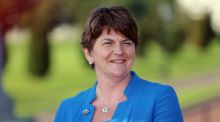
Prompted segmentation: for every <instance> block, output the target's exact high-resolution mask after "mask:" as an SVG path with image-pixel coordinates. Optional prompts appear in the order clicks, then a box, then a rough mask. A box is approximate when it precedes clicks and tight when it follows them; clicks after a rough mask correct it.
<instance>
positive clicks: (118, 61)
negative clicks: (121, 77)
mask: <svg viewBox="0 0 220 122" xmlns="http://www.w3.org/2000/svg"><path fill="white" fill-rule="evenodd" d="M111 62H113V63H123V62H124V60H113V61H111Z"/></svg>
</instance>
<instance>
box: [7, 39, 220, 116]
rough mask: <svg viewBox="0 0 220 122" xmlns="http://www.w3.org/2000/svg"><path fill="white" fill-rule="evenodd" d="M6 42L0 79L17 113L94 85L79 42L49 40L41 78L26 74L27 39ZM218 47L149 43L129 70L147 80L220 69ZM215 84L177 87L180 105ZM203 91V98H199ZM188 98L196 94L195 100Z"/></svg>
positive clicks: (42, 108) (49, 107)
mask: <svg viewBox="0 0 220 122" xmlns="http://www.w3.org/2000/svg"><path fill="white" fill-rule="evenodd" d="M8 47H9V54H10V55H9V62H8V64H7V67H6V69H5V73H4V79H3V81H4V87H5V89H6V91H7V93H8V94H9V95H10V96H12V98H13V99H14V102H15V113H16V114H17V116H19V117H30V116H36V115H38V114H40V113H42V112H48V111H49V112H50V111H55V110H56V108H57V106H58V105H59V103H60V102H61V100H62V99H64V98H66V97H70V96H73V95H75V94H76V93H77V92H79V91H81V90H83V89H86V88H88V87H90V86H92V85H93V83H94V81H95V73H94V71H92V70H91V69H90V68H89V67H88V66H87V65H85V61H84V59H83V56H82V53H81V52H80V46H79V43H77V42H66V43H52V44H51V61H52V62H51V69H50V71H49V73H48V75H47V76H45V77H44V78H38V77H35V76H33V75H30V74H29V72H28V70H27V69H28V65H27V64H28V47H27V44H25V43H24V44H19V45H14V44H13V43H12V44H8ZM218 52H220V44H219V43H217V42H214V43H212V45H211V46H210V47H209V48H207V50H206V51H205V52H201V51H199V49H197V48H196V47H193V46H192V45H190V44H186V45H184V46H183V48H182V49H181V50H180V52H178V53H177V54H176V55H174V56H166V55H165V54H164V51H162V50H161V48H160V47H158V46H157V45H155V44H151V45H150V46H149V49H148V52H147V53H146V56H145V57H137V60H136V64H135V66H134V68H133V70H135V71H136V72H137V73H138V74H139V76H141V77H143V78H145V79H148V80H151V81H160V82H167V81H168V80H169V81H171V82H172V81H178V80H179V79H183V78H186V77H190V76H193V75H197V74H200V73H205V72H208V71H211V70H216V69H219V68H220V57H219V56H218V55H217V54H218ZM168 70H169V72H168ZM219 87H220V84H218V85H216V84H215V85H210V86H201V87H198V88H195V89H194V88H190V89H187V90H182V91H177V92H178V95H179V98H180V103H181V105H182V106H183V107H186V106H188V105H191V104H194V103H196V102H199V101H201V100H205V99H208V98H210V97H214V96H215V95H219V94H213V93H214V92H216V91H217V89H218V88H219ZM204 94H205V95H204ZM201 95H203V96H204V97H199V96H201ZM195 96H198V97H196V98H195ZM203 98H204V99H203ZM192 99H195V100H193V101H194V102H192Z"/></svg>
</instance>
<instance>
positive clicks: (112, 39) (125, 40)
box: [102, 38, 131, 42]
mask: <svg viewBox="0 0 220 122" xmlns="http://www.w3.org/2000/svg"><path fill="white" fill-rule="evenodd" d="M104 40H107V41H113V39H109V38H104V39H102V41H104ZM125 41H131V40H130V39H128V38H126V39H124V40H122V41H121V42H125Z"/></svg>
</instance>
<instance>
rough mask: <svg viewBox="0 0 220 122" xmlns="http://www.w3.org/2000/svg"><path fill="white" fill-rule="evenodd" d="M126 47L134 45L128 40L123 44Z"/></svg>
mask: <svg viewBox="0 0 220 122" xmlns="http://www.w3.org/2000/svg"><path fill="white" fill-rule="evenodd" d="M123 44H124V45H132V44H133V42H132V41H131V40H126V41H124V42H123Z"/></svg>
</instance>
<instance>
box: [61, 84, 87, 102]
mask: <svg viewBox="0 0 220 122" xmlns="http://www.w3.org/2000/svg"><path fill="white" fill-rule="evenodd" d="M90 90H91V88H90V89H87V90H84V91H81V92H80V93H78V94H77V95H75V96H73V97H69V98H66V99H64V100H63V101H62V102H61V105H62V106H70V105H71V106H72V105H74V104H80V103H81V102H82V101H83V99H84V98H85V97H86V96H87V95H88V93H89V91H90Z"/></svg>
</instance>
